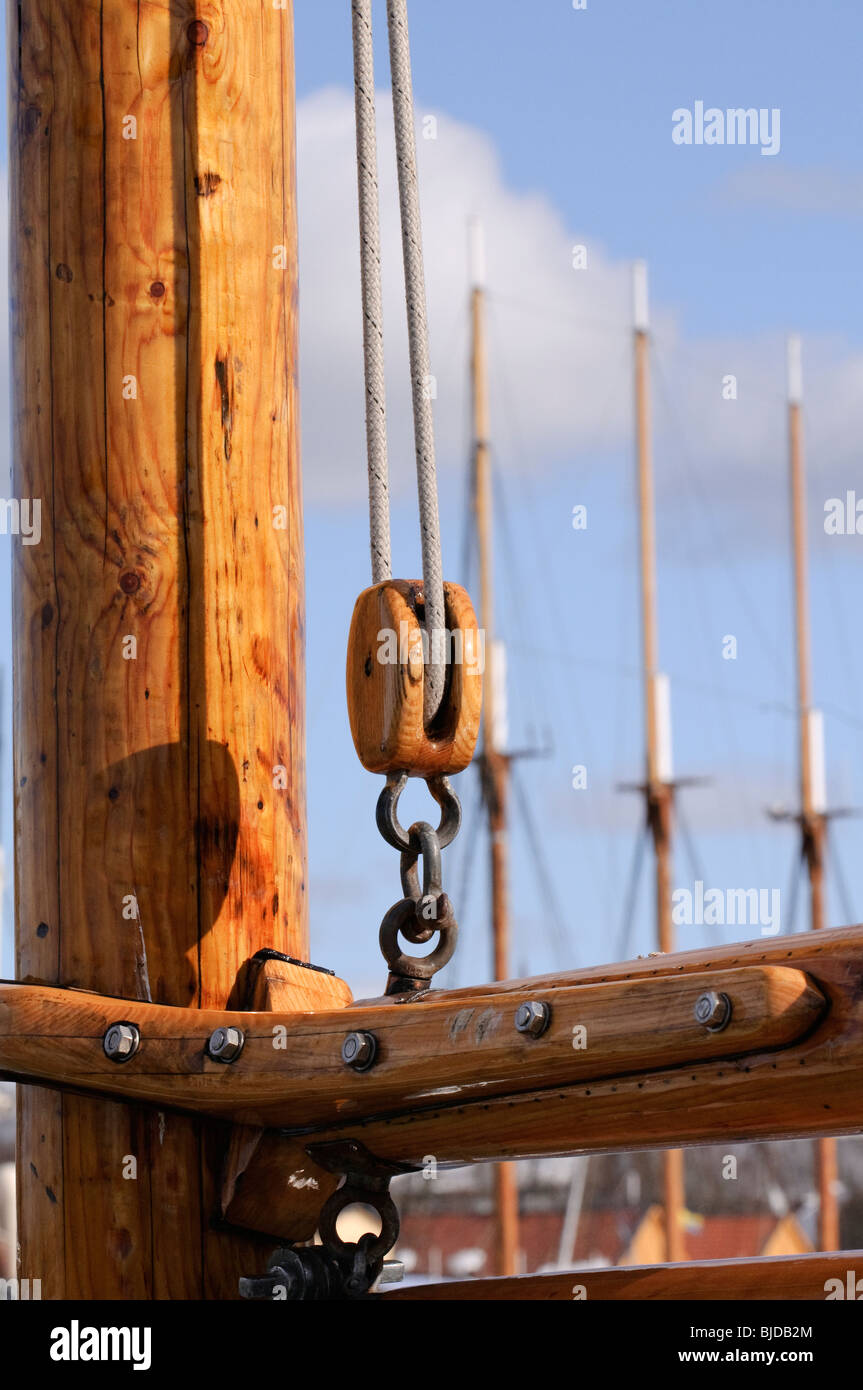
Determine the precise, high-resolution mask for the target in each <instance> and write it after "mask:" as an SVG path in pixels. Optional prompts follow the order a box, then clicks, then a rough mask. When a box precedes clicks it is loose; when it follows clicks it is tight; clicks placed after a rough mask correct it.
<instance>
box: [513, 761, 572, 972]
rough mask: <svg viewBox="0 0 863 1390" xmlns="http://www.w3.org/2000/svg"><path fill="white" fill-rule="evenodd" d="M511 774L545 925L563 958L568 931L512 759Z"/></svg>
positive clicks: (553, 943)
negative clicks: (543, 907) (542, 905)
mask: <svg viewBox="0 0 863 1390" xmlns="http://www.w3.org/2000/svg"><path fill="white" fill-rule="evenodd" d="M510 776H511V779H512V786H513V789H514V791H515V796H516V804H517V806H518V808H519V810H520V812H521V818H522V821H523V823H524V828H525V834H526V837H527V842H528V846H529V848H530V852H531V857H532V859H533V864H534V868H535V870H536V876H537V882H538V884H539V890H540V893H541V894H542V896H543V898H544V900H545V906H546V911H547V913H548V926H549V929H550V930H549V940H550V943H551V946H552V950H553V952H554V954H555V955H556V957H557V959H558V960H559V961H563V962H565V961H566V960H567V957H568V955H569V933H568V931H567V928H566V924H565V922H564V919H563V913H562V912H561V910H560V905H559V903H558V900H557V894H556V892H555V889H554V884H553V883H552V879H551V874H550V873H549V870H548V864H547V863H546V860H545V855H544V854H543V850H542V844H541V842H540V838H539V835H538V833H537V828H536V823H535V821H534V819H533V812H532V811H531V809H530V802H529V800H528V797H527V795H526V794H525V790H524V787H523V785H522V781H521V772H520V770H519V769H518V768H517V767H516V765H515V763H510ZM570 960H571V957H570Z"/></svg>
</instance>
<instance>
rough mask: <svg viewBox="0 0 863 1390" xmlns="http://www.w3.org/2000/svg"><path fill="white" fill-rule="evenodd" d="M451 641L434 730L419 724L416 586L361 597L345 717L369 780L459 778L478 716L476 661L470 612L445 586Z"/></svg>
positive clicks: (456, 590)
mask: <svg viewBox="0 0 863 1390" xmlns="http://www.w3.org/2000/svg"><path fill="white" fill-rule="evenodd" d="M444 599H445V603H446V620H447V628H448V630H449V631H450V632H451V633H452V634H453V646H452V652H453V659H452V661H451V664H450V666H449V674H448V686H447V690H446V692H445V694H444V700H443V704H442V706H441V710H440V712H439V714H438V715H437V716H436V718H435V721H434V725H433V726H432V728H431V729H429V730H426V728H425V727H424V724H423V670H424V660H423V644H422V640H421V617H422V611H423V610H422V583H421V582H420V581H419V580H410V581H409V580H403V579H395V580H389V581H387V582H386V583H385V584H375V585H373V586H372V588H370V589H365V590H364V591H363V593H361V594H360V596H359V598H358V599H357V601H356V605H355V607H354V614H353V618H352V620H351V630H350V635H349V637H348V662H347V692H348V714H349V716H350V724H351V733H352V735H353V740H354V747H355V748H356V750H357V757H358V758H359V760H360V762H361V763H362V765H363V767H365V768H366V769H367V770H368V771H369V772H399V771H407V772H409V773H411V774H412V775H413V776H415V777H432V776H434V775H435V774H437V773H441V774H444V775H449V774H451V773H456V772H462V771H463V770H464V768H466V767H467V765H468V763H469V762H470V760H471V758H472V757H473V752H474V748H475V747H476V741H477V736H478V734H479V725H480V717H481V714H482V684H483V682H482V653H483V648H482V644H481V642H480V633H479V631H478V628H477V621H476V614H475V613H474V611H473V605H472V603H471V601H470V598H469V597H468V595H467V593H466V592H465V591H464V589H462V588H460V587H459V585H458V584H445V585H444Z"/></svg>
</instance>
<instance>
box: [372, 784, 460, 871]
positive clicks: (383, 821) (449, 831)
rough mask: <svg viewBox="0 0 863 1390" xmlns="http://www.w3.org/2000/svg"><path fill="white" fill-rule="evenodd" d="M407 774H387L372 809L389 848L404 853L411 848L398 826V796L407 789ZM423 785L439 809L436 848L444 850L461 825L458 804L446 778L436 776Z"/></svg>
mask: <svg viewBox="0 0 863 1390" xmlns="http://www.w3.org/2000/svg"><path fill="white" fill-rule="evenodd" d="M408 775H409V774H408V773H407V772H404V771H403V772H389V773H387V780H386V785H385V787H384V789H383V791H382V792H381V794H380V796H379V797H378V804H377V807H376V810H375V820H376V821H377V827H378V830H379V831H380V833H381V835H382V836H383V838H384V839H385V840H386V842H387V844H388V845H392V847H393V849H398V850H401V851H402V852H403V853H404V852H406V851H409V850H410V849H411V838H410V834H409V832H408V831H406V830H405V829H404V828H403V826H402V825H400V823H399V818H398V807H399V797H400V796H401V794H402V792H403V791H404V789H405V787H406V786H407V781H408ZM426 786H427V787H428V789H429V791H430V792H431V794H432V796H433V797H434V799H435V801H436V802H437V804H438V806H440V808H441V818H440V825H439V826H438V828H437V830H436V832H435V833H436V835H437V840H438V845H439V847H440V848H441V849H446V847H447V845H449V844H452V841H453V840H454V839H455V837H456V835H457V834H458V832H459V828H460V826H461V802H460V801H459V799H458V797H457V796H456V794H455V792H454V791H453V789H452V785H451V784H450V780H449V778H448V777H444V776H442V775H440V774H439V775H437V776H435V777H427V778H426Z"/></svg>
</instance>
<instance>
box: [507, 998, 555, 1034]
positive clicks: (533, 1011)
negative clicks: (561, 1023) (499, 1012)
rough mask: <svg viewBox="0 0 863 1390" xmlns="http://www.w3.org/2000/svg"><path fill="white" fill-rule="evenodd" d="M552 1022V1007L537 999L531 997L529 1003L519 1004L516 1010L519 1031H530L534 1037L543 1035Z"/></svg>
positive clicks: (516, 1022) (516, 1023)
mask: <svg viewBox="0 0 863 1390" xmlns="http://www.w3.org/2000/svg"><path fill="white" fill-rule="evenodd" d="M550 1022H551V1009H550V1008H549V1006H548V1004H542V1003H540V1002H539V1001H537V1000H536V999H531V1000H530V1002H529V1003H527V1004H519V1006H518V1008H517V1009H516V1011H515V1026H516V1029H517V1031H518V1032H519V1033H528V1034H529V1035H530V1036H531V1037H532V1038H539V1037H541V1036H542V1034H543V1033H544V1032H545V1030H546V1028H547V1027H548V1025H549V1023H550Z"/></svg>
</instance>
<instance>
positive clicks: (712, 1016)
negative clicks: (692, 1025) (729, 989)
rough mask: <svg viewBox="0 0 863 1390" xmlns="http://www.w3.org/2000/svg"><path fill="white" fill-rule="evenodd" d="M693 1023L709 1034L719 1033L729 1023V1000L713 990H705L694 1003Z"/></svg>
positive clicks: (726, 996) (724, 995) (725, 995)
mask: <svg viewBox="0 0 863 1390" xmlns="http://www.w3.org/2000/svg"><path fill="white" fill-rule="evenodd" d="M695 1022H696V1023H700V1024H701V1026H702V1028H706V1029H707V1031H708V1032H709V1033H720V1032H721V1031H722V1029H723V1028H725V1027H726V1025H727V1024H728V1023H730V1022H731V1000H730V999H729V998H728V995H727V994H719V993H718V992H717V991H716V990H715V989H708V990H705V991H704V993H703V994H700V995H699V996H698V998H697V999H696V1001H695Z"/></svg>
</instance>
